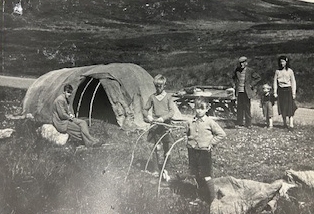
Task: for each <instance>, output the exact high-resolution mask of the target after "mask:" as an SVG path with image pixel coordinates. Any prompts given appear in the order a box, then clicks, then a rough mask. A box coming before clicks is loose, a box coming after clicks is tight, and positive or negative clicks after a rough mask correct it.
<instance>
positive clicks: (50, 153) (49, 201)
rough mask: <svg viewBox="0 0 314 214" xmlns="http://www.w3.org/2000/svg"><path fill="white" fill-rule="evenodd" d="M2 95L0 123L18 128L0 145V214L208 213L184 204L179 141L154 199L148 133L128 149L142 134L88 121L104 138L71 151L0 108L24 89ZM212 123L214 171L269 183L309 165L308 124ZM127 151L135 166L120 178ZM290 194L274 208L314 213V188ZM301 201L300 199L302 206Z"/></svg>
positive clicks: (188, 193) (282, 212) (187, 186)
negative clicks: (216, 129) (215, 130)
mask: <svg viewBox="0 0 314 214" xmlns="http://www.w3.org/2000/svg"><path fill="white" fill-rule="evenodd" d="M1 93H4V94H6V99H5V101H2V104H3V105H2V106H3V107H2V108H1V117H2V127H12V128H15V130H16V133H15V135H14V136H13V137H12V138H9V139H4V140H2V141H1V144H0V160H1V164H0V172H1V173H0V176H1V179H0V180H1V189H0V192H1V194H0V199H1V200H0V203H1V206H0V207H1V209H2V210H1V213H3V214H7V213H8V214H9V213H16V214H20V213H21V214H22V213H23V214H28V213H29V214H34V213H38V214H39V213H49V214H50V213H51V214H52V213H58V214H60V213H61V214H62V213H64V214H65V213H67V214H68V213H69V214H71V213H73V214H76V213H97V214H98V213H99V214H100V213H134V214H137V213H152V214H153V213H156V214H157V213H191V214H192V213H207V210H208V205H207V204H206V203H205V202H204V203H201V204H200V205H199V206H191V205H189V201H191V200H193V199H194V198H195V197H196V189H195V188H196V187H195V183H194V182H193V180H182V179H180V178H181V177H182V176H184V175H186V174H187V173H188V168H187V166H188V160H187V150H186V148H185V143H179V144H178V145H177V146H176V147H175V148H174V150H173V152H172V161H171V164H170V166H169V168H168V170H169V172H170V175H171V176H172V178H173V180H172V181H171V182H170V183H169V188H167V189H163V188H162V189H161V190H160V197H157V188H158V179H156V178H153V177H152V176H151V175H149V174H147V173H145V172H143V169H144V167H145V163H146V160H147V158H148V155H149V152H150V150H151V148H152V145H150V144H148V143H147V142H146V141H145V139H146V135H144V136H143V137H142V138H141V139H140V140H139V143H138V145H137V147H136V149H135V150H134V143H135V142H136V140H137V139H138V137H139V134H140V133H141V132H139V133H136V132H135V133H126V132H124V131H122V130H121V129H119V128H118V127H117V126H116V125H112V124H109V123H106V122H104V121H95V120H94V121H93V125H92V127H91V132H92V134H93V135H95V136H96V137H98V138H100V139H101V140H102V141H103V142H104V143H105V146H103V147H102V148H98V149H83V150H80V149H76V147H77V145H78V142H75V141H73V140H72V141H70V142H69V143H67V145H65V146H56V145H52V144H51V143H49V142H47V141H45V140H43V139H41V138H40V137H38V135H37V133H36V131H35V130H36V128H37V126H38V124H36V123H34V122H33V121H29V120H19V121H10V120H6V119H5V117H4V114H8V113H14V112H15V111H18V107H19V104H20V103H19V101H20V100H21V99H22V97H23V94H24V92H23V91H21V90H18V89H16V90H13V91H10V90H7V89H5V90H1ZM2 96H3V94H2ZM255 115H256V114H255ZM218 122H219V123H220V124H221V126H222V127H224V129H225V131H226V133H227V138H226V139H225V140H224V141H223V142H221V143H220V144H219V145H218V146H217V148H216V149H215V150H214V156H213V160H214V174H215V177H221V176H234V177H236V178H241V179H251V180H255V181H260V182H266V183H270V182H272V181H275V180H277V179H280V178H283V177H284V176H285V170H288V169H294V170H313V164H312V163H313V156H314V149H313V146H312V141H313V132H312V125H304V124H298V123H296V124H297V125H296V130H295V131H294V132H287V131H286V130H285V129H282V128H281V123H280V122H275V124H274V125H275V127H274V129H273V130H271V131H270V130H266V129H264V128H263V120H262V118H260V117H255V122H254V127H253V129H252V130H247V129H243V130H237V129H234V128H232V125H231V126H230V124H232V123H233V118H229V119H227V120H222V121H218ZM174 136H175V138H176V139H178V138H179V137H181V136H184V133H183V131H182V130H181V131H180V130H178V131H175V132H174ZM133 150H134V151H135V153H134V160H133V165H132V167H131V170H130V173H129V175H128V177H127V180H125V178H126V176H127V171H128V167H129V164H130V161H131V154H132V151H133ZM149 167H150V165H149ZM289 195H290V196H292V197H291V198H292V199H293V200H292V201H286V200H285V199H280V200H279V207H278V209H277V211H276V212H275V213H277V214H295V213H303V214H312V213H313V212H314V204H313V200H312V198H313V196H314V193H313V191H312V190H309V189H307V188H306V187H301V188H297V189H293V190H292V191H289ZM299 202H304V204H303V205H302V207H300V206H299ZM257 213H261V212H257Z"/></svg>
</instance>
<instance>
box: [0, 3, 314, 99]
mask: <svg viewBox="0 0 314 214" xmlns="http://www.w3.org/2000/svg"><path fill="white" fill-rule="evenodd" d="M22 6H23V8H24V13H23V15H22V16H18V15H13V14H11V13H12V3H11V2H7V1H6V4H5V8H4V9H5V13H4V14H3V18H4V22H2V24H3V23H4V26H2V29H1V30H2V33H1V35H2V46H3V49H2V56H3V57H1V59H2V63H1V64H2V70H1V72H2V73H3V74H5V75H13V76H31V77H37V76H39V75H41V74H44V73H46V72H48V71H51V70H55V69H59V68H64V67H75V66H85V65H93V64H107V63H111V62H132V63H136V64H139V65H140V66H142V67H144V68H145V69H146V70H148V72H149V73H150V74H152V75H155V74H157V73H164V74H165V75H167V76H168V79H169V81H168V83H169V84H168V88H170V89H179V88H181V87H184V86H187V85H193V84H207V85H208V84H215V85H216V84H218V85H226V84H229V77H228V75H229V73H230V71H231V70H233V69H234V66H235V62H236V59H237V58H238V57H239V56H240V55H246V56H248V57H249V58H250V59H251V62H250V65H251V66H252V67H253V68H254V69H257V70H260V71H261V74H262V76H263V78H264V81H266V82H269V81H271V78H272V76H273V71H274V69H276V67H277V62H276V59H277V56H278V55H280V54H285V55H288V56H289V57H290V58H291V59H292V62H293V63H292V66H293V68H294V70H295V71H296V73H297V75H298V77H297V78H298V80H299V81H302V82H304V83H307V82H309V83H310V82H312V81H313V75H312V74H313V67H314V66H313V61H314V60H313V52H314V40H313V35H314V34H313V33H314V32H313V31H314V30H313V29H314V23H313V21H312V20H313V19H314V14H313V13H312V11H313V9H314V4H310V3H306V2H301V1H295V0H241V1H240V0H233V1H230V0H210V1H204V0H167V1H166V0H164V1H155V0H154V1H149V2H147V1H142V0H120V1H108V0H104V1H87V0H36V1H35V0H29V1H23V2H22ZM305 85H306V88H304V87H303V86H302V87H303V88H302V87H300V89H299V93H300V96H298V99H300V101H302V100H307V101H308V100H309V99H310V100H311V99H313V97H314V96H312V94H311V92H310V91H313V89H312V88H311V87H313V86H311V85H312V84H305ZM309 85H310V86H309Z"/></svg>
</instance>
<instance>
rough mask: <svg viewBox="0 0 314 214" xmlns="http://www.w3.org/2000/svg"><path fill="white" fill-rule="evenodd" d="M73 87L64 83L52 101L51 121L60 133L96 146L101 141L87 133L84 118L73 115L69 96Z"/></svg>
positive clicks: (88, 145)
mask: <svg viewBox="0 0 314 214" xmlns="http://www.w3.org/2000/svg"><path fill="white" fill-rule="evenodd" d="M72 92H73V87H72V86H71V85H70V84H66V85H65V86H64V88H63V93H62V94H61V95H59V96H58V97H57V98H56V99H55V100H54V102H53V110H52V122H53V125H54V126H55V127H56V129H57V130H58V131H59V132H61V133H68V134H69V135H71V136H73V137H74V138H76V139H79V140H83V142H84V144H85V146H87V147H96V146H100V145H101V143H100V142H99V140H98V139H96V138H94V137H92V136H91V135H90V133H89V130H88V126H87V123H86V122H85V121H84V120H81V119H78V118H75V117H74V111H73V107H72V105H71V103H70V97H71V95H72Z"/></svg>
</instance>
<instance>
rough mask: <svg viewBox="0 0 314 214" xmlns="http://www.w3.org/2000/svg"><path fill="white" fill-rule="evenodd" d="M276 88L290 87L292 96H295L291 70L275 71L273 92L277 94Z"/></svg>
mask: <svg viewBox="0 0 314 214" xmlns="http://www.w3.org/2000/svg"><path fill="white" fill-rule="evenodd" d="M278 86H279V87H281V88H284V87H291V89H292V94H293V95H295V94H296V80H295V77H294V72H293V70H292V69H291V68H288V70H286V69H282V70H276V72H275V76H274V92H275V93H277V89H278Z"/></svg>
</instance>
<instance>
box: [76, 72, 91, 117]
mask: <svg viewBox="0 0 314 214" xmlns="http://www.w3.org/2000/svg"><path fill="white" fill-rule="evenodd" d="M92 81H93V78H91V79H90V80H89V81H88V83H87V84H86V85H85V87H84V89H83V91H82V93H81V96H80V99H79V102H78V105H77V109H76V117H78V115H79V111H80V108H81V103H82V99H83V96H84V93H85V91H86V89H87V88H88V86H89V84H90V83H91V82H92Z"/></svg>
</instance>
